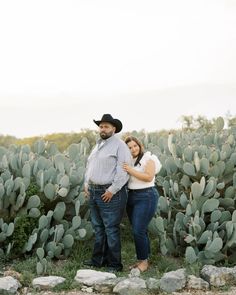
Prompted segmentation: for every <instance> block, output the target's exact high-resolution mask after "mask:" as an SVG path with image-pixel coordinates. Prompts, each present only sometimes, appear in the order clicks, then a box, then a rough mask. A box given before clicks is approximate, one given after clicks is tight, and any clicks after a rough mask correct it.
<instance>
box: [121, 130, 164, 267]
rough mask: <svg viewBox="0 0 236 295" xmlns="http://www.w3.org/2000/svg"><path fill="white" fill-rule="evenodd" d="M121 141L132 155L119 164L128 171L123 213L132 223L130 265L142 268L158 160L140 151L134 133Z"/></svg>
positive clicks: (155, 194) (154, 204)
mask: <svg viewBox="0 0 236 295" xmlns="http://www.w3.org/2000/svg"><path fill="white" fill-rule="evenodd" d="M125 143H126V144H127V145H128V147H129V149H130V151H131V155H132V157H133V165H132V166H130V165H128V164H127V163H125V164H124V165H123V168H124V170H125V171H127V172H128V173H129V174H130V179H129V182H128V189H129V193H128V202H127V214H128V217H129V220H130V223H131V225H132V231H133V236H134V242H135V249H136V255H137V262H136V263H135V264H134V265H132V266H130V269H132V268H138V269H139V270H140V271H141V272H143V271H146V270H147V269H148V267H149V264H148V257H149V254H150V243H149V238H148V233H147V228H148V224H149V222H150V221H151V219H152V217H153V215H154V213H155V211H156V207H157V201H158V197H159V195H158V192H157V190H156V188H155V186H154V182H155V174H157V173H158V172H159V171H160V169H161V163H160V161H159V160H158V158H157V157H156V156H155V155H151V153H150V152H145V153H144V149H143V146H142V144H141V142H140V141H139V140H138V139H137V138H136V137H133V136H129V137H127V138H126V139H125Z"/></svg>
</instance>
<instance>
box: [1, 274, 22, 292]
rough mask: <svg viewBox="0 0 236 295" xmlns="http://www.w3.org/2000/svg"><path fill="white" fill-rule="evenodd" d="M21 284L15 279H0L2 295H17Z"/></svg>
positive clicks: (7, 277)
mask: <svg viewBox="0 0 236 295" xmlns="http://www.w3.org/2000/svg"><path fill="white" fill-rule="evenodd" d="M20 287H21V284H20V283H19V282H18V281H17V280H16V279H14V278H13V277H10V276H6V277H3V278H0V294H15V293H16V292H17V290H18V288H20Z"/></svg>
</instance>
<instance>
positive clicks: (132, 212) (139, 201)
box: [126, 187, 159, 260]
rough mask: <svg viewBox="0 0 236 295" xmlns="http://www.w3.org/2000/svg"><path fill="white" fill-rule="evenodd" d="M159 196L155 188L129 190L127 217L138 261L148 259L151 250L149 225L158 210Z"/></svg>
mask: <svg viewBox="0 0 236 295" xmlns="http://www.w3.org/2000/svg"><path fill="white" fill-rule="evenodd" d="M158 198H159V194H158V192H157V189H156V188H155V187H149V188H145V189H137V190H129V193H128V201H127V207H126V210H127V215H128V217H129V220H130V223H131V225H132V231H133V236H134V243H135V249H136V255H137V259H138V260H145V259H148V257H149V255H150V252H151V249H150V242H149V237H148V224H149V222H150V221H151V219H152V217H153V216H154V213H155V212H156V209H157V202H158Z"/></svg>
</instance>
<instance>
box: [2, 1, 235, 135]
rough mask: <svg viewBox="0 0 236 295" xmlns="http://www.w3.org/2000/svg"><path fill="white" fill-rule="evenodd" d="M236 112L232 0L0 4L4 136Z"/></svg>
mask: <svg viewBox="0 0 236 295" xmlns="http://www.w3.org/2000/svg"><path fill="white" fill-rule="evenodd" d="M105 113H110V114H112V116H113V117H115V118H118V119H120V120H121V121H122V123H123V126H124V127H123V131H124V132H126V131H132V130H141V129H144V130H146V131H155V130H161V129H170V128H181V122H180V118H181V116H182V115H193V116H198V115H202V116H206V117H207V118H209V119H212V118H215V117H217V116H223V117H224V116H225V115H226V113H230V114H231V115H232V116H236V1H235V0H178V1H177V0H165V1H163V0H142V1H140V0H117V1H116V0H75V1H74V0H40V1H36V0H28V1H25V0H21V1H18V0H15V1H14V0H8V1H3V0H0V134H2V135H13V136H16V137H19V138H21V137H29V136H35V135H42V136H43V135H46V134H50V133H57V132H80V130H81V129H87V128H88V129H95V130H96V129H97V126H96V125H95V124H94V122H93V119H95V120H99V119H101V117H102V115H103V114H105Z"/></svg>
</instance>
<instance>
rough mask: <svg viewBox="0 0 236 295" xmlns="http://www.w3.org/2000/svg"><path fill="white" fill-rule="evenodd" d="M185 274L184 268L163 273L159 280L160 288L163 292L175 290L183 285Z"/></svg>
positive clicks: (185, 279)
mask: <svg viewBox="0 0 236 295" xmlns="http://www.w3.org/2000/svg"><path fill="white" fill-rule="evenodd" d="M186 281H187V276H186V273H185V269H183V268H181V269H178V270H176V271H170V272H167V273H165V274H164V276H163V277H162V278H161V280H160V288H161V289H162V290H163V291H165V292H168V293H170V292H175V291H178V290H181V289H183V288H184V287H185V285H186Z"/></svg>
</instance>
